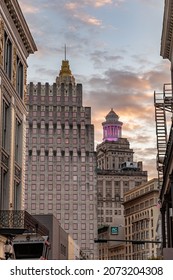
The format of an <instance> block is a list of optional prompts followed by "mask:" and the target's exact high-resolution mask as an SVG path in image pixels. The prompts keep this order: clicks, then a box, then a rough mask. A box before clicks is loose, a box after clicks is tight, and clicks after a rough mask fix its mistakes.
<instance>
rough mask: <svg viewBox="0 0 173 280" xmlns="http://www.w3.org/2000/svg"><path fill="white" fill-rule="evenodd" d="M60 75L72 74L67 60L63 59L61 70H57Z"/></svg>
mask: <svg viewBox="0 0 173 280" xmlns="http://www.w3.org/2000/svg"><path fill="white" fill-rule="evenodd" d="M59 76H60V77H67V76H72V73H71V70H70V65H69V61H68V60H63V61H62V65H61V70H60V72H59Z"/></svg>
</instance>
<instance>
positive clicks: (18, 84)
mask: <svg viewBox="0 0 173 280" xmlns="http://www.w3.org/2000/svg"><path fill="white" fill-rule="evenodd" d="M16 75H17V77H16V90H17V93H18V94H19V96H20V97H21V98H23V64H22V62H21V61H20V59H19V57H18V56H17V71H16Z"/></svg>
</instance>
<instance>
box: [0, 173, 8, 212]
mask: <svg viewBox="0 0 173 280" xmlns="http://www.w3.org/2000/svg"><path fill="white" fill-rule="evenodd" d="M0 175H1V178H0V179H1V181H0V183H1V185H0V209H1V210H4V208H5V201H6V199H5V194H6V182H7V172H6V171H5V170H4V169H3V168H1V174H0Z"/></svg>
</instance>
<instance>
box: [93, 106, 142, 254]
mask: <svg viewBox="0 0 173 280" xmlns="http://www.w3.org/2000/svg"><path fill="white" fill-rule="evenodd" d="M105 119H106V120H105V121H104V122H103V123H102V126H103V142H102V143H101V144H99V145H98V146H97V198H98V206H97V211H98V228H99V229H100V228H102V227H103V226H105V228H107V227H108V226H110V227H111V226H112V227H116V228H118V232H119V234H118V235H117V236H116V238H119V239H124V238H125V235H124V214H123V211H124V209H123V196H124V193H125V192H127V191H128V190H130V189H132V188H135V187H137V186H139V185H141V184H142V183H145V182H146V181H147V171H143V168H142V162H141V161H140V162H134V160H133V154H134V151H133V149H131V148H130V144H129V141H128V140H127V138H123V137H122V126H123V123H122V122H121V121H119V116H118V115H117V114H116V113H115V112H114V110H113V109H111V110H110V112H109V113H108V114H107V115H106V117H105ZM100 231H101V229H100ZM110 239H111V237H110ZM108 246H109V244H108ZM110 246H113V245H112V244H110ZM114 246H116V245H115V244H114ZM117 246H118V245H117ZM123 250H124V245H122V246H121V248H119V249H117V251H115V252H116V255H117V256H116V258H117V259H118V258H123V257H122V256H123V254H124V251H123ZM120 252H121V253H120ZM118 254H121V255H120V256H118ZM99 258H101V256H100V255H99Z"/></svg>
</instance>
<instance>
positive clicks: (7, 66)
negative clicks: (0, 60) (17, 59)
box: [4, 32, 12, 79]
mask: <svg viewBox="0 0 173 280" xmlns="http://www.w3.org/2000/svg"><path fill="white" fill-rule="evenodd" d="M11 65H12V43H11V41H10V39H9V37H8V35H7V33H6V32H5V34H4V70H5V73H6V74H7V76H8V77H9V79H11V72H12V69H11Z"/></svg>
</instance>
